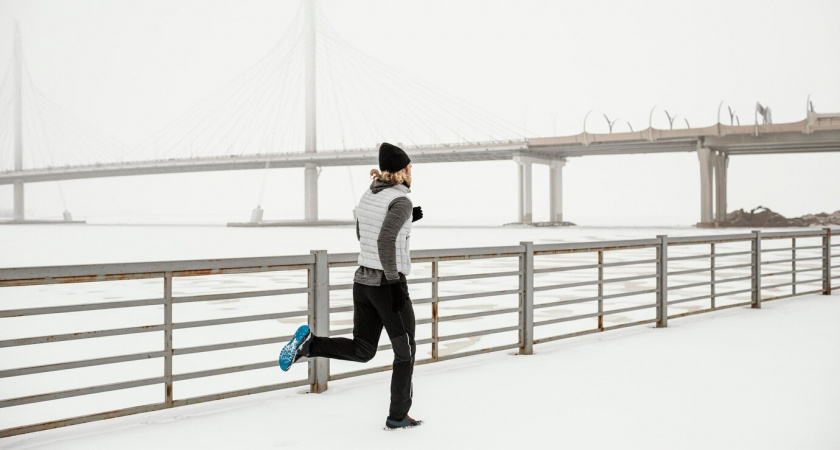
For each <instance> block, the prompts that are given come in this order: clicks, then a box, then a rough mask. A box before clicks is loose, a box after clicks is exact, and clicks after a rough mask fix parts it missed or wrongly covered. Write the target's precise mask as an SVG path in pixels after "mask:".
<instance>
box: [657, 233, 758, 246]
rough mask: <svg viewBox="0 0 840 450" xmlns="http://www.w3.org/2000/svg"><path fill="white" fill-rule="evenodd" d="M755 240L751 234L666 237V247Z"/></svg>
mask: <svg viewBox="0 0 840 450" xmlns="http://www.w3.org/2000/svg"><path fill="white" fill-rule="evenodd" d="M751 239H755V235H753V234H751V233H750V234H747V233H744V234H724V235H706V236H682V237H670V236H669V237H668V245H669V246H670V245H702V244H720V243H725V242H742V241H749V240H751Z"/></svg>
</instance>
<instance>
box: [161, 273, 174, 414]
mask: <svg viewBox="0 0 840 450" xmlns="http://www.w3.org/2000/svg"><path fill="white" fill-rule="evenodd" d="M163 323H164V326H165V329H164V331H163V351H164V356H163V379H164V387H165V389H166V391H165V394H164V396H165V399H166V405H167V406H172V404H173V397H172V272H165V273H164V274H163Z"/></svg>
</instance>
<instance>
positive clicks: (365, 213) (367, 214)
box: [356, 184, 411, 276]
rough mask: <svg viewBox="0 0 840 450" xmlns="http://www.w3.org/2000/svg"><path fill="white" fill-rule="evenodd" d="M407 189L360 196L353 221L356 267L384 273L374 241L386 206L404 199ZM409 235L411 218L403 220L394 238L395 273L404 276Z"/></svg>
mask: <svg viewBox="0 0 840 450" xmlns="http://www.w3.org/2000/svg"><path fill="white" fill-rule="evenodd" d="M407 193H408V188H407V187H405V186H403V185H401V184H400V185H396V186H394V187H390V188H386V189H383V190H381V191H379V192H378V193H376V194H374V193H373V192H372V191H370V190H368V191H366V192H365V193H364V195H362V199H361V200H360V201H359V207H358V208H357V209H356V218H357V219H358V220H359V244H360V245H361V249H360V251H359V265H360V266H365V267H368V268H371V269H379V270H384V269H383V268H382V262H380V260H379V247H378V245H377V239H378V238H379V231H380V230H381V229H382V223H383V222H384V221H385V214H387V213H388V205H390V204H391V202H392V201H393V200H394V199H396V198H398V197H407V195H406V194H407ZM410 234H411V217H409V218H408V220H406V222H405V223H404V224H403V226H402V228H400V231H399V233H398V234H397V241H396V247H397V272H401V273H402V274H403V275H406V276H407V275H408V274H409V273H411V255H410V254H409V245H408V243H409V236H410Z"/></svg>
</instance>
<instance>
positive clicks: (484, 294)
mask: <svg viewBox="0 0 840 450" xmlns="http://www.w3.org/2000/svg"><path fill="white" fill-rule="evenodd" d="M521 292H522V290H521V289H508V290H504V291H490V292H476V293H472V294H459V295H447V296H441V297H438V302H451V301H453V300H465V299H470V298H483V297H496V296H499V295H511V294H519V293H521Z"/></svg>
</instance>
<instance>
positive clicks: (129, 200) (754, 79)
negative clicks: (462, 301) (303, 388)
mask: <svg viewBox="0 0 840 450" xmlns="http://www.w3.org/2000/svg"><path fill="white" fill-rule="evenodd" d="M320 4H321V8H322V11H323V13H324V14H325V15H326V16H327V19H328V20H329V22H330V23H331V24H332V26H333V28H334V29H335V31H336V33H338V34H340V35H341V36H342V37H343V39H345V40H346V41H347V42H348V43H350V44H351V45H352V46H354V47H355V48H357V49H359V50H361V51H363V52H365V53H367V54H369V55H371V56H373V57H374V58H376V59H378V60H380V61H382V62H384V63H386V64H387V65H389V66H390V67H392V68H394V69H396V70H398V71H401V72H405V73H410V74H411V75H412V76H413V77H416V78H418V79H421V80H423V82H425V83H426V84H428V85H429V86H433V87H436V88H437V89H441V90H443V91H446V92H448V93H450V94H453V95H455V96H457V97H460V98H462V99H464V100H466V101H467V102H469V103H470V104H472V105H474V106H475V107H477V108H479V109H481V110H482V111H486V112H488V113H491V114H493V115H495V116H497V117H500V118H501V119H503V120H505V121H507V122H509V123H511V124H514V125H515V126H517V127H522V128H524V129H527V134H528V135H531V136H549V135H551V134H552V133H555V132H556V133H557V134H560V135H567V134H577V133H579V132H580V131H581V130H582V127H583V118H584V116H585V115H586V113H587V112H588V111H592V115H590V118H589V120H588V122H587V130H588V131H590V132H605V131H607V125H606V121H605V120H604V119H603V116H602V114H607V115H608V116H609V117H610V118H611V119H618V121H617V123H616V129H617V130H620V131H624V130H627V129H628V126H632V127H633V128H634V129H636V130H639V129H643V128H645V127H646V126H647V121H648V114H649V112H650V110H651V108H652V107H654V106H657V109H656V110H655V112H654V115H653V125H654V127H657V128H667V127H668V120H667V118H666V116H665V113H664V111H665V110H666V109H667V110H668V111H669V112H670V113H671V114H677V115H678V116H679V117H678V119H677V121H676V122H675V127H680V128H681V127H684V126H685V122H684V120H688V121H689V123H690V124H691V126H692V127H699V126H708V125H711V124H714V123H715V122H716V120H717V111H718V105H719V103H720V102H721V101H723V102H724V113H723V115H722V120H723V121H724V122H728V120H729V119H728V113H727V112H726V108H727V107H731V108H732V109H733V110H735V111H737V113H738V115H739V117H740V120H741V123H745V124H752V123H753V111H754V107H755V103H756V101H759V102H761V103H762V104H763V105H768V106H770V107H771V108H772V110H773V120H774V122H775V123H780V122H791V121H799V120H802V119H804V118H805V108H806V99H807V98H808V96H809V95H810V98H811V100H812V101H813V103H814V106H815V108H816V110H817V111H818V112H840V2H837V1H831V0H823V1H818V0H814V1H772V2H770V1H761V2H758V1H756V2H746V1H703V2H688V1H673V0H671V1H649V2H628V1H563V2H556V1H529V0H518V1H514V0H509V1H499V0H496V1H493V0H481V1H451V0H450V1H436V0H435V1H422V2H421V1H415V2H406V1H385V0H367V1H352V2H349V1H338V0H321V1H320ZM298 8H299V2H298V1H297V0H291V1H280V0H276V1H247V0H246V1H235V2H234V1H208V0H194V1H187V0H177V1H172V0H165V1H164V0H160V1H148V0H143V1H140V0H136V1H119V2H113V1H105V0H101V1H92V0H74V1H72V2H67V1H47V0H43V1H37V0H36V1H32V0H0V64H2V65H0V69H2V70H0V72H2V73H5V72H6V70H5V69H6V68H7V67H8V63H9V62H10V61H11V50H12V34H13V33H12V24H13V20H17V21H19V23H20V26H21V31H22V34H23V40H24V44H23V48H24V54H25V59H26V64H27V68H28V70H29V73H30V74H31V77H32V79H33V82H34V83H35V84H36V85H37V86H38V89H39V90H40V91H41V92H42V93H43V94H44V96H46V97H47V98H49V99H50V100H51V101H53V102H54V103H55V104H57V105H59V106H61V107H62V108H64V109H66V110H67V111H69V112H71V113H72V114H74V115H75V116H77V117H80V118H83V119H84V120H85V121H86V122H87V123H89V124H91V126H93V127H95V128H97V129H101V130H104V132H105V133H107V134H108V135H110V136H111V137H113V138H114V139H115V140H118V141H119V142H121V143H123V144H124V145H126V146H128V147H131V146H133V145H136V144H137V143H139V142H142V141H143V139H144V138H148V137H149V136H151V135H154V134H155V133H157V132H159V130H160V129H161V128H163V127H164V126H166V125H167V124H168V123H171V122H172V121H173V120H176V119H177V118H178V117H181V116H183V114H184V113H185V112H186V111H187V110H189V109H190V108H191V107H192V106H194V105H196V104H197V103H198V102H199V101H201V100H202V99H204V98H207V97H208V95H211V94H212V93H213V92H215V91H216V90H217V89H219V88H220V87H221V86H223V85H225V84H226V83H228V82H229V81H230V80H232V79H234V78H235V77H236V76H237V75H239V74H241V73H243V72H245V71H246V70H247V69H248V68H249V67H251V66H252V65H253V64H254V63H255V62H256V61H258V60H259V59H260V58H261V57H263V56H264V55H265V54H266V53H268V52H269V51H270V50H271V49H272V48H273V47H274V45H275V44H276V43H277V42H278V41H279V40H280V38H281V36H282V35H283V34H284V32H285V31H287V30H288V29H289V28H290V26H291V25H292V20H293V19H294V17H295V14H296V12H297V11H298ZM2 73H0V76H1V75H2ZM405 106H406V108H410V107H411V106H412V105H405ZM628 122H629V125H628ZM395 140H396V139H395ZM114 151H115V152H118V151H120V150H114ZM0 152H5V153H4V155H5V156H4V158H5V159H6V160H7V161H8V159H9V158H10V156H9V155H10V154H11V149H7V148H3V149H0ZM367 169H368V168H364V167H354V168H351V170H347V169H344V168H341V169H338V168H333V169H324V171H323V172H322V175H321V182H320V188H321V197H320V198H321V208H320V210H321V216H322V217H326V218H330V217H332V218H348V217H349V215H350V210H351V209H352V206H353V203H354V202H355V200H354V197H356V196H358V195H360V194H361V190H362V189H364V188H365V186H366V184H367V180H366V172H367ZM302 172H303V171H302V170H274V171H271V172H269V174H268V177H267V184H266V188H265V189H266V191H265V197H264V201H263V203H264V204H263V207H264V208H265V209H266V219H296V218H301V217H302V215H303V189H302V186H303V183H302V180H303V173H302ZM838 172H840V154H833V153H832V154H810V155H797V156H741V157H733V158H732V159H731V161H730V170H729V175H730V184H729V209H730V210H732V209H736V208H740V207H743V208H748V209H749V208H753V207H755V206H757V205H759V204H761V205H764V206H769V207H771V208H773V209H774V210H777V211H779V212H781V213H783V214H785V215H788V216H793V215H800V214H804V213H808V212H820V211H834V210H837V209H840V195H838V194H837V193H838V192H840V176H838ZM465 173H468V174H469V175H470V176H469V177H464V174H465ZM547 173H548V170H547V169H546V168H544V167H540V166H538V167H537V168H536V170H535V175H536V176H535V182H534V212H535V219H536V220H545V219H546V218H547V215H548V191H547V187H548V181H547ZM564 176H565V179H564V189H565V192H564V203H565V204H564V213H565V217H566V219H567V220H571V221H573V222H578V223H582V224H597V225H620V224H627V225H670V224H680V225H690V224H693V223H695V222H697V221H698V220H699V214H700V211H699V201H700V194H699V168H698V162H697V157H696V155H694V154H690V153H685V154H671V155H657V156H653V155H644V156H642V155H637V156H616V157H587V158H579V159H572V160H570V161H569V163H568V164H567V165H566V168H565V171H564ZM465 179H468V180H472V182H471V183H469V184H468V185H464V184H463V183H460V182H458V181H457V180H465ZM450 180H451V181H450ZM515 181H516V169H515V164H514V163H513V162H493V163H480V164H467V163H457V164H447V165H444V164H430V165H427V166H425V167H420V166H416V167H415V185H414V189H413V191H414V193H413V198H414V200H415V203H418V204H422V205H424V210H425V211H427V217H428V218H429V219H430V221H429V223H431V222H438V223H494V224H501V223H505V222H511V221H514V220H515V219H516V210H517V207H516V185H515ZM58 186H59V185H58V184H57V183H54V182H51V183H39V184H33V185H27V209H28V213H29V214H31V215H36V216H37V215H40V216H50V215H53V216H58V215H60V212H61V210H62V208H64V205H62V203H61V199H60V198H61V194H63V197H64V202H65V204H66V207H67V208H68V209H69V210H70V211H71V212H73V213H74V215H75V216H77V217H87V218H89V220H95V219H96V218H106V217H112V218H113V217H118V218H119V217H132V218H137V217H141V216H142V217H164V216H166V217H168V218H169V219H163V218H161V220H169V221H185V222H190V221H192V222H201V221H204V222H206V221H215V222H220V220H218V219H217V217H216V216H223V217H225V218H227V219H228V220H246V219H247V218H248V216H249V212H250V210H251V209H252V208H253V207H254V206H256V203H257V202H258V200H259V194H260V191H261V189H262V176H261V174H258V172H255V171H251V172H242V173H208V174H189V175H166V176H146V177H129V178H115V179H101V180H79V181H66V182H62V183H61V184H60V189H59V187H58ZM348 186H349V187H350V188H351V189H348ZM474 194H475V195H478V196H479V197H480V198H484V199H486V200H488V201H487V202H486V203H483V202H482V204H481V205H477V204H475V202H473V201H471V199H472V198H474ZM11 204H12V195H11V188H10V187H8V186H3V187H0V210H8V209H11ZM485 205H492V207H489V206H485ZM210 216H213V218H212V219H210V218H209V217H210ZM173 217H174V219H173ZM203 217H204V218H203ZM202 218H203V219H202ZM114 220H118V219H114Z"/></svg>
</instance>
